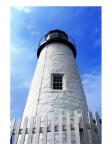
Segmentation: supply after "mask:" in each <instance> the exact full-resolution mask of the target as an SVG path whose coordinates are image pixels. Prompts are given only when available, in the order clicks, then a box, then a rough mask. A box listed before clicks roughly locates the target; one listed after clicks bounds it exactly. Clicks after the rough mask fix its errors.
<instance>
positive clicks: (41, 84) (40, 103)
mask: <svg viewBox="0 0 112 150" xmlns="http://www.w3.org/2000/svg"><path fill="white" fill-rule="evenodd" d="M53 73H61V74H63V75H64V76H63V90H60V91H59V90H57V91H56V90H53V89H52V88H51V75H52V74H53ZM74 110H77V111H78V112H80V111H83V110H85V111H88V107H87V102H86V98H85V94H84V91H83V87H82V83H81V80H80V76H79V73H78V69H77V66H76V62H75V58H74V55H73V52H72V50H71V49H70V47H69V46H67V45H65V44H63V43H57V42H52V43H50V44H48V45H46V46H45V47H44V48H43V49H42V51H41V53H40V56H39V59H38V63H37V67H36V70H35V73H34V77H33V80H32V84H31V88H30V91H29V95H28V99H27V103H26V107H25V110H24V114H23V118H24V117H25V116H27V117H32V116H36V115H37V114H38V115H41V116H44V115H48V114H49V113H50V112H54V113H55V114H59V112H66V111H69V112H73V111H74Z"/></svg>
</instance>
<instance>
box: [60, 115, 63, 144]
mask: <svg viewBox="0 0 112 150" xmlns="http://www.w3.org/2000/svg"><path fill="white" fill-rule="evenodd" d="M62 130H63V129H62V113H60V114H59V143H60V144H62V143H63V141H62V139H63V138H62V136H63V135H62Z"/></svg>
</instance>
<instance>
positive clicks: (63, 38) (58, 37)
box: [37, 29, 76, 58]
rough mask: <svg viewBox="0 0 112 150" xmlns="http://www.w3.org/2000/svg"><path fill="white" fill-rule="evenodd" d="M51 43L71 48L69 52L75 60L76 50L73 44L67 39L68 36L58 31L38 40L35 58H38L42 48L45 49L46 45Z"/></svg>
mask: <svg viewBox="0 0 112 150" xmlns="http://www.w3.org/2000/svg"><path fill="white" fill-rule="evenodd" d="M53 42H58V43H59V42H60V43H64V44H66V45H68V46H69V47H70V48H71V50H72V51H73V54H74V57H75V58H76V48H75V45H74V43H73V40H71V38H69V36H68V35H67V34H66V33H65V32H64V31H61V30H59V29H56V30H51V31H49V32H48V33H47V34H46V35H45V36H44V37H43V38H42V39H41V40H40V42H39V48H38V51H37V56H38V57H39V55H40V53H41V51H42V49H43V47H45V46H46V44H47V45H48V44H50V43H53Z"/></svg>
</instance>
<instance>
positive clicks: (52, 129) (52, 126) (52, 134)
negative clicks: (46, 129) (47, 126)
mask: <svg viewBox="0 0 112 150" xmlns="http://www.w3.org/2000/svg"><path fill="white" fill-rule="evenodd" d="M54 130H55V129H54V114H52V120H51V143H52V144H54Z"/></svg>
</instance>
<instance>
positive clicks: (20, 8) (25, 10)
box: [15, 7, 31, 13]
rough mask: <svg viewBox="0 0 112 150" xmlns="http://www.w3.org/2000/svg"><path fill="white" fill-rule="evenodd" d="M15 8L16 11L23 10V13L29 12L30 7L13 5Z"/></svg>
mask: <svg viewBox="0 0 112 150" xmlns="http://www.w3.org/2000/svg"><path fill="white" fill-rule="evenodd" d="M15 9H16V10H18V11H23V12H25V13H30V12H31V8H30V7H15Z"/></svg>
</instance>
